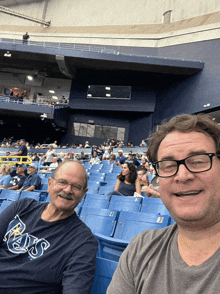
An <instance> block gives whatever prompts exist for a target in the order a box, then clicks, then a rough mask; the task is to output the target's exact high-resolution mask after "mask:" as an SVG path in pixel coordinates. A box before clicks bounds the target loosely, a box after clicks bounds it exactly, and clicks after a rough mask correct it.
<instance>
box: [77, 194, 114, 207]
mask: <svg viewBox="0 0 220 294" xmlns="http://www.w3.org/2000/svg"><path fill="white" fill-rule="evenodd" d="M97 195H98V194H97ZM88 206H90V207H92V208H105V209H107V208H108V207H109V199H99V198H91V197H86V199H85V202H84V205H83V207H88Z"/></svg>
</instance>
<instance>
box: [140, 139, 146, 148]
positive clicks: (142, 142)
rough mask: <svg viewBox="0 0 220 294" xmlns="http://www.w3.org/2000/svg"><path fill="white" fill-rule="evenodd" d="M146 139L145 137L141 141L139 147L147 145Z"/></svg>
mask: <svg viewBox="0 0 220 294" xmlns="http://www.w3.org/2000/svg"><path fill="white" fill-rule="evenodd" d="M146 140H147V139H145V140H142V141H141V144H140V147H147V143H146Z"/></svg>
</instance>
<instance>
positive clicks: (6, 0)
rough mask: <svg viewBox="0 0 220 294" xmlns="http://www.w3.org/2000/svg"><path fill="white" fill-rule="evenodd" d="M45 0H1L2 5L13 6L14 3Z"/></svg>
mask: <svg viewBox="0 0 220 294" xmlns="http://www.w3.org/2000/svg"><path fill="white" fill-rule="evenodd" d="M42 1H43V0H0V5H1V6H5V7H8V6H13V5H20V4H26V3H30V2H42Z"/></svg>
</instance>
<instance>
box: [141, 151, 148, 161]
mask: <svg viewBox="0 0 220 294" xmlns="http://www.w3.org/2000/svg"><path fill="white" fill-rule="evenodd" d="M142 158H146V160H147V161H148V157H147V151H144V152H143V155H142Z"/></svg>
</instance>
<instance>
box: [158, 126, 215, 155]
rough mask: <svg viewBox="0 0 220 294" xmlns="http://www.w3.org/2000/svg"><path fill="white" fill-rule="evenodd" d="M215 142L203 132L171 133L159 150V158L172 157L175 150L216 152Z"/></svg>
mask: <svg viewBox="0 0 220 294" xmlns="http://www.w3.org/2000/svg"><path fill="white" fill-rule="evenodd" d="M215 149H216V148H215V142H214V140H213V138H212V137H211V136H210V135H209V134H205V133H202V132H196V131H192V132H187V133H184V132H179V131H174V132H171V133H169V134H168V135H167V136H166V137H165V138H164V139H163V140H162V141H161V143H160V145H159V148H158V160H160V158H159V157H161V156H166V155H172V152H173V150H175V151H179V152H181V153H184V152H186V151H188V152H196V151H200V150H201V151H203V152H215Z"/></svg>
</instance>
